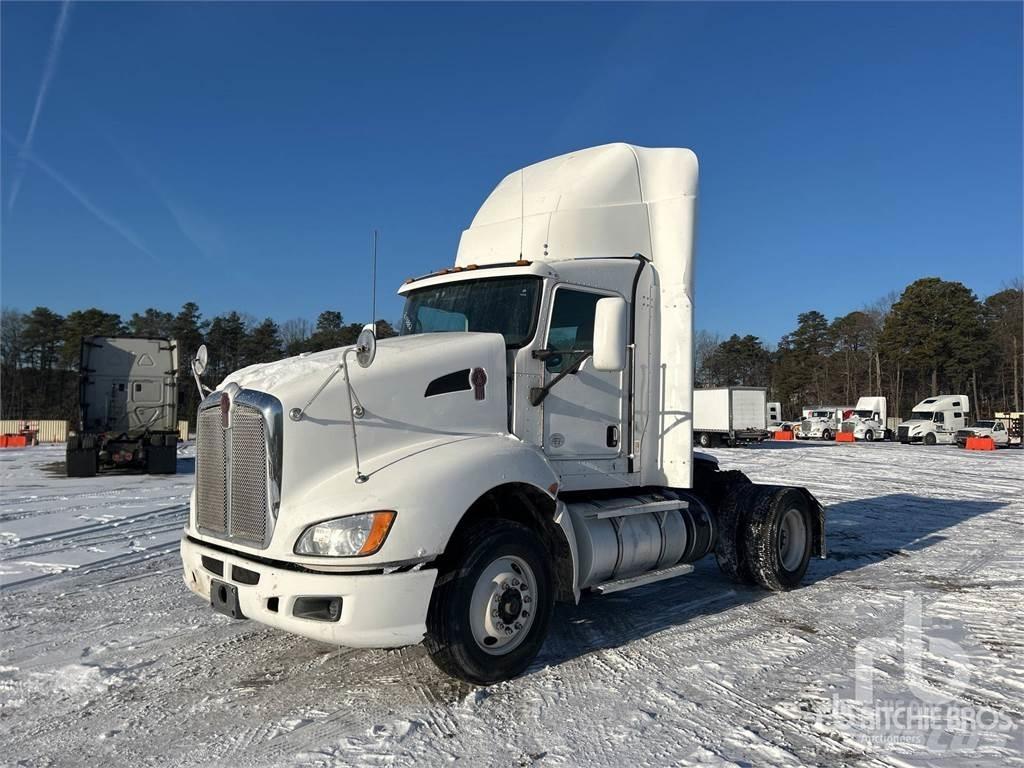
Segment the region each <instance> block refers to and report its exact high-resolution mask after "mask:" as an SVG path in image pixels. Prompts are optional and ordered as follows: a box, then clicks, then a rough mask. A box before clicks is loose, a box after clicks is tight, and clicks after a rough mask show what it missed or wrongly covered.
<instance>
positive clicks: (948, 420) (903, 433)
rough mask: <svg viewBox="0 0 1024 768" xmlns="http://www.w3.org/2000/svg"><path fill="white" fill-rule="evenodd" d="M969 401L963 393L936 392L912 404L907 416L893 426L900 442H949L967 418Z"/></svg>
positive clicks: (927, 443) (965, 422)
mask: <svg viewBox="0 0 1024 768" xmlns="http://www.w3.org/2000/svg"><path fill="white" fill-rule="evenodd" d="M970 410H971V402H970V400H969V399H968V398H967V395H937V396H935V397H928V398H925V399H924V400H922V401H921V402H920V403H918V404H917V405H915V406H914V409H913V411H912V412H911V414H910V418H909V419H907V420H906V421H904V422H903V423H902V424H899V425H898V426H897V427H896V436H897V438H898V439H899V441H900V442H901V443H903V444H910V443H924V444H925V445H935V444H936V443H947V444H948V443H952V442H953V441H954V440H955V438H956V433H957V430H960V429H963V428H964V427H966V426H967V424H968V422H969V421H970Z"/></svg>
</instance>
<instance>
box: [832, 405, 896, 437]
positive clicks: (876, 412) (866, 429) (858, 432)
mask: <svg viewBox="0 0 1024 768" xmlns="http://www.w3.org/2000/svg"><path fill="white" fill-rule="evenodd" d="M886 409H887V406H886V400H885V398H884V397H862V398H860V399H858V400H857V405H855V406H854V408H853V413H851V414H850V415H849V416H848V417H846V418H845V419H844V420H843V426H842V430H843V432H852V433H853V437H854V439H855V440H866V441H867V442H869V443H870V442H872V441H873V440H891V439H892V430H891V429H889V428H888V427H887V426H886V424H887V423H888V422H887V411H886Z"/></svg>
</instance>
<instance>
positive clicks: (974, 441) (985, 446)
mask: <svg viewBox="0 0 1024 768" xmlns="http://www.w3.org/2000/svg"><path fill="white" fill-rule="evenodd" d="M995 449H996V441H995V440H993V439H992V438H991V437H968V438H967V450H968V451H994V450H995Z"/></svg>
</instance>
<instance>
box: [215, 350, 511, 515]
mask: <svg viewBox="0 0 1024 768" xmlns="http://www.w3.org/2000/svg"><path fill="white" fill-rule="evenodd" d="M351 350H353V347H341V348H337V349H331V350H327V351H325V352H317V353H315V354H307V355H300V356H298V357H292V358H288V359H286V360H281V361H279V362H275V363H267V364H262V365H253V366H249V367H248V368H243V369H241V370H239V371H236V372H234V373H232V374H231V375H230V376H228V377H227V378H225V379H224V381H223V382H221V384H220V386H219V387H218V389H220V390H224V389H228V390H233V389H234V387H232V386H230V385H231V384H236V385H238V386H239V387H241V388H242V389H245V390H255V391H258V392H263V393H265V394H268V395H271V396H273V397H274V398H276V399H277V400H278V401H279V402H280V404H281V409H282V414H283V418H282V424H283V428H282V435H283V437H282V440H283V457H282V466H281V469H282V472H281V475H282V478H281V484H282V497H283V498H290V499H298V498H301V497H302V496H303V495H304V493H305V492H306V491H308V490H311V489H313V488H315V487H316V486H317V485H318V484H319V483H320V482H321V481H323V480H326V479H328V478H330V477H333V476H335V475H337V474H338V473H339V472H346V471H351V472H352V473H353V476H354V475H355V451H354V446H353V437H352V431H353V430H352V424H353V414H352V410H351V409H350V407H349V400H348V392H347V387H346V385H345V376H344V372H342V371H339V372H338V374H337V375H336V376H335V377H334V378H333V379H332V380H331V381H330V383H329V384H327V386H326V387H324V389H323V391H322V392H320V394H319V395H318V396H317V397H316V399H315V400H314V402H313V403H312V404H311V405H309V406H308V408H307V407H306V405H307V403H308V402H309V400H310V398H312V397H313V395H314V394H315V393H316V391H317V390H318V389H319V388H320V387H321V386H322V385H323V384H324V382H325V381H326V380H327V378H328V377H329V376H330V375H331V373H332V371H335V370H337V369H338V366H339V365H340V364H341V363H342V358H343V355H345V354H346V352H348V355H347V360H348V373H349V377H350V380H351V383H352V395H353V403H354V404H355V405H357V406H358V405H361V406H362V409H363V412H362V415H361V416H358V417H356V418H355V419H354V421H355V433H356V439H357V440H358V449H359V459H360V465H361V469H362V471H363V473H365V474H370V473H372V472H374V471H375V470H378V469H381V468H382V467H384V466H387V465H389V464H393V463H394V462H395V461H399V460H401V459H402V458H404V457H406V456H408V455H410V454H412V453H416V452H418V451H421V450H425V449H427V448H429V447H431V446H436V445H440V444H444V443H447V442H451V441H454V440H460V439H464V438H466V437H474V436H479V435H488V434H500V433H505V432H507V429H508V395H507V383H506V373H505V344H504V339H503V338H502V337H501V335H499V334H492V333H432V334H421V335H415V336H402V337H395V338H391V339H382V340H380V341H379V342H378V343H377V354H376V357H375V359H374V361H373V363H372V365H371V366H370V367H369V368H362V367H361V366H360V365H359V364H358V362H357V361H356V355H355V353H354V351H351ZM293 409H304V411H303V413H302V416H301V418H299V420H297V421H296V420H294V419H293V418H290V416H289V413H290V412H291V411H292V410H293ZM356 410H358V408H357V409H356ZM282 511H283V510H282Z"/></svg>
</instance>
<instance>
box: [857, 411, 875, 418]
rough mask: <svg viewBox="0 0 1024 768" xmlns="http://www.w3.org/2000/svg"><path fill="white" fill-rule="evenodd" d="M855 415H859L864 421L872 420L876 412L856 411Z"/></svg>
mask: <svg viewBox="0 0 1024 768" xmlns="http://www.w3.org/2000/svg"><path fill="white" fill-rule="evenodd" d="M854 413H855V414H857V415H858V416H860V417H861V418H862V419H870V418H871V417H872V416H874V415H875V412H874V411H871V410H868V411H854Z"/></svg>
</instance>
